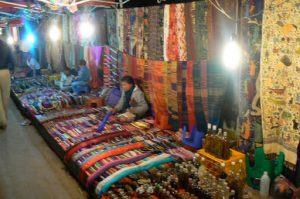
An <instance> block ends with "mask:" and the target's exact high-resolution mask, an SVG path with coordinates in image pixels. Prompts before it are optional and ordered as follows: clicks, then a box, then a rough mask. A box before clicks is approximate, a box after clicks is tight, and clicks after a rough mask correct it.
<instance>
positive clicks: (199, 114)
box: [193, 63, 207, 132]
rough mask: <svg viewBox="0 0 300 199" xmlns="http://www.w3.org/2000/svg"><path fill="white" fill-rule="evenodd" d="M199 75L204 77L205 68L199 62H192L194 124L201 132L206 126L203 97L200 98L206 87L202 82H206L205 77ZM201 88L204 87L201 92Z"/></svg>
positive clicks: (205, 129)
mask: <svg viewBox="0 0 300 199" xmlns="http://www.w3.org/2000/svg"><path fill="white" fill-rule="evenodd" d="M201 69H204V70H203V71H202V70H201ZM202 73H205V74H202ZM200 77H204V78H206V68H205V67H201V64H199V63H194V66H193V84H194V100H195V116H196V125H197V129H198V130H200V131H202V132H206V131H207V126H206V119H205V113H204V105H203V99H202V94H204V92H205V90H206V87H203V86H202V83H204V84H206V82H205V80H206V79H201V78H200ZM203 88H204V89H205V90H204V92H202V89H203ZM206 97H207V96H206ZM206 99H207V98H206Z"/></svg>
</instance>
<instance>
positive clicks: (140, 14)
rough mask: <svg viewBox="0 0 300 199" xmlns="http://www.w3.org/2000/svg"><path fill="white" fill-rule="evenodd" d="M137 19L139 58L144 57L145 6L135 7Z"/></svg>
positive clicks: (137, 53) (137, 49)
mask: <svg viewBox="0 0 300 199" xmlns="http://www.w3.org/2000/svg"><path fill="white" fill-rule="evenodd" d="M135 11H136V15H137V19H136V49H135V51H136V52H135V56H136V57H137V58H144V53H143V48H144V47H143V45H144V38H143V36H144V8H135Z"/></svg>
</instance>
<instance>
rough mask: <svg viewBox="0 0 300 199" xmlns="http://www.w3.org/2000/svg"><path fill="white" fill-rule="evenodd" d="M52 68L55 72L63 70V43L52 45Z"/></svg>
mask: <svg viewBox="0 0 300 199" xmlns="http://www.w3.org/2000/svg"><path fill="white" fill-rule="evenodd" d="M50 45H51V66H52V69H54V70H55V71H57V72H58V71H60V70H61V67H62V66H61V61H62V43H60V42H57V43H53V42H52V43H51V44H50Z"/></svg>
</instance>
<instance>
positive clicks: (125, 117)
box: [110, 76, 149, 122]
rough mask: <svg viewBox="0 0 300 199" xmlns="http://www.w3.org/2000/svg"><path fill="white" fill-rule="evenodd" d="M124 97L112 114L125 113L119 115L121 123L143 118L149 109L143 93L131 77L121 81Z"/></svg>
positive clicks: (125, 77) (112, 110)
mask: <svg viewBox="0 0 300 199" xmlns="http://www.w3.org/2000/svg"><path fill="white" fill-rule="evenodd" d="M121 87H122V90H123V91H122V96H121V98H120V100H119V102H118V104H117V105H116V106H115V107H114V108H112V109H111V110H110V112H112V113H115V112H118V113H123V114H121V115H119V118H120V121H121V122H133V121H134V120H135V119H138V118H142V117H143V116H144V115H145V114H146V112H147V111H148V109H149V106H148V104H147V101H146V99H145V96H144V93H143V91H142V90H141V89H140V88H139V87H138V86H137V85H135V83H134V79H133V78H132V77H131V76H124V77H123V78H122V79H121Z"/></svg>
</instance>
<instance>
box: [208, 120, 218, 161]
mask: <svg viewBox="0 0 300 199" xmlns="http://www.w3.org/2000/svg"><path fill="white" fill-rule="evenodd" d="M210 140H211V141H210V145H211V147H210V150H209V151H210V153H211V154H212V155H214V156H216V153H217V149H216V147H215V146H216V141H217V126H216V125H213V127H212V136H211V139H210Z"/></svg>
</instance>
